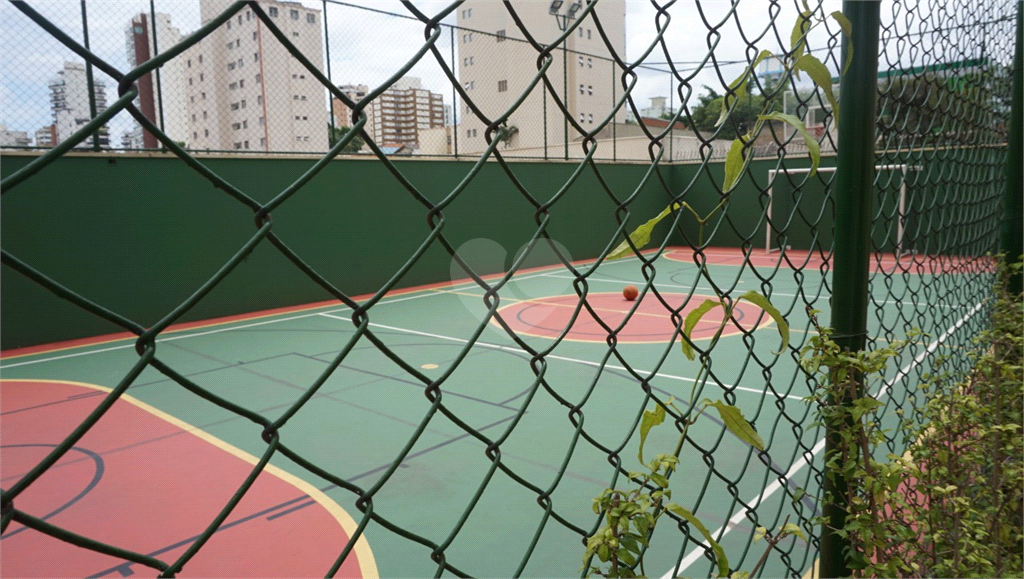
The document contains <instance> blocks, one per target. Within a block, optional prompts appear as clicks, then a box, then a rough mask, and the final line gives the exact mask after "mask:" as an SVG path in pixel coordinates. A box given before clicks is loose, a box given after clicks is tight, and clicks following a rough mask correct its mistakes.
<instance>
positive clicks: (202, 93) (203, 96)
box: [199, 92, 206, 101]
mask: <svg viewBox="0 0 1024 579" xmlns="http://www.w3.org/2000/svg"><path fill="white" fill-rule="evenodd" d="M199 96H200V98H202V99H203V100H204V101H205V100H206V93H205V92H201V93H199Z"/></svg>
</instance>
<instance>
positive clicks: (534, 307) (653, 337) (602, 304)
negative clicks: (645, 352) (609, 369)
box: [499, 292, 770, 343]
mask: <svg viewBox="0 0 1024 579" xmlns="http://www.w3.org/2000/svg"><path fill="white" fill-rule="evenodd" d="M661 297H662V298H664V299H665V301H666V303H667V304H668V306H669V308H671V309H678V308H680V307H681V306H683V304H684V303H685V304H686V306H685V307H684V308H683V309H682V311H681V313H680V316H681V317H682V318H685V317H686V314H687V313H688V312H689V311H690V310H692V309H694V308H696V307H697V306H698V305H700V304H701V303H703V302H704V300H705V299H707V298H708V296H701V295H694V296H692V297H691V298H690V300H689V302H687V301H686V299H687V296H686V295H685V294H664V293H663V294H661ZM637 300H638V301H637V302H634V301H629V300H626V299H625V298H624V297H623V296H622V293H620V292H616V293H592V294H588V295H587V303H588V304H590V306H591V308H592V309H593V310H594V313H596V314H597V317H598V318H600V319H601V321H602V322H604V324H605V325H607V326H608V327H610V328H612V329H616V328H618V327H619V325H620V324H622V321H623V320H624V319H625V318H626V315H627V314H628V313H629V311H630V309H631V308H632V307H633V306H637V309H636V311H635V312H634V313H633V314H632V315H631V316H630V318H629V321H628V322H627V323H626V325H625V326H624V327H623V328H622V329H621V330H619V331H618V332H617V333H616V339H617V340H618V342H620V343H621V342H625V343H633V342H658V343H665V342H666V341H668V340H670V339H672V335H673V334H674V333H675V331H676V325H677V324H676V322H674V321H673V320H672V314H671V310H670V309H669V308H666V306H665V304H663V303H662V302H661V300H659V299H658V298H657V297H655V295H654V293H653V292H648V293H647V295H645V296H643V298H642V299H641V298H637ZM577 302H579V297H578V296H576V295H575V294H573V295H567V296H566V295H559V296H551V297H545V298H536V299H531V300H524V301H521V302H517V303H514V304H511V305H508V306H505V307H503V308H501V309H500V310H499V311H500V313H501V317H502V319H503V320H505V322H506V323H507V324H508V325H509V326H510V327H511V328H512V329H513V330H515V331H516V332H518V333H520V334H525V335H528V336H539V337H544V338H552V339H553V338H556V337H558V336H559V335H560V334H561V333H562V332H563V331H564V330H565V328H566V327H567V326H569V324H570V322H571V319H572V315H573V313H574V311H575V308H576V304H577ZM723 313H724V312H723V311H722V308H714V309H712V310H711V311H710V312H708V313H707V314H705V316H704V317H703V318H702V319H701V321H700V322H699V323H698V324H697V326H696V327H695V328H694V330H693V333H692V335H691V337H692V338H693V339H695V340H699V339H703V338H710V337H712V336H713V335H714V334H715V332H716V331H718V328H719V326H720V325H721V323H722V314H723ZM760 314H762V312H761V310H760V309H759V308H757V307H756V306H752V305H748V304H747V303H745V302H739V303H738V304H737V305H736V307H735V309H734V311H733V317H734V318H735V322H730V323H729V324H728V325H727V326H726V328H725V331H724V332H723V335H730V334H735V333H738V332H740V331H743V330H747V331H750V330H753V329H756V328H757V327H759V324H758V318H759V317H760V325H764V324H767V323H768V322H769V321H770V319H769V318H768V317H767V316H766V315H765V316H761V315H760ZM737 323H738V324H739V325H738V326H737ZM608 334H609V331H608V329H606V328H605V327H603V326H602V325H601V324H600V323H599V322H598V321H597V318H595V317H594V315H593V314H591V313H590V312H589V311H587V309H586V308H583V309H581V310H580V313H579V315H578V316H577V318H576V321H575V322H573V323H572V327H571V328H570V329H569V333H568V334H567V335H566V339H568V340H575V341H581V342H605V341H606V340H607V339H608Z"/></svg>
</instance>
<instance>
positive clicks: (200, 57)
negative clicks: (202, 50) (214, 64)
mask: <svg viewBox="0 0 1024 579" xmlns="http://www.w3.org/2000/svg"><path fill="white" fill-rule="evenodd" d="M199 64H203V55H202V54H200V55H199Z"/></svg>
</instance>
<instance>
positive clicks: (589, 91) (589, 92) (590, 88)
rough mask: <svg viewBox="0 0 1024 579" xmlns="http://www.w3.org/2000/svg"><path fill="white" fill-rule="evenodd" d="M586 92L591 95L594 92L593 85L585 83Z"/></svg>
mask: <svg viewBox="0 0 1024 579" xmlns="http://www.w3.org/2000/svg"><path fill="white" fill-rule="evenodd" d="M587 94H589V95H593V94H594V85H592V84H588V85H587Z"/></svg>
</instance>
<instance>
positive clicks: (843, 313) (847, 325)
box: [819, 0, 879, 577]
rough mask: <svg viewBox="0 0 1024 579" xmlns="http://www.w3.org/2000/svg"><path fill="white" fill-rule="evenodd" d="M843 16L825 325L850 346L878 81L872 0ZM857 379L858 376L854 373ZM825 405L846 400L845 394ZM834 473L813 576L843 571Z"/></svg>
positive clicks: (861, 339)
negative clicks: (845, 28)
mask: <svg viewBox="0 0 1024 579" xmlns="http://www.w3.org/2000/svg"><path fill="white" fill-rule="evenodd" d="M843 14H844V15H845V16H846V18H847V19H848V20H849V21H850V24H851V26H852V27H853V31H852V39H847V38H846V37H845V36H844V37H843V48H842V57H841V58H840V59H839V62H846V55H847V54H848V53H849V51H850V49H851V46H850V44H851V43H852V48H853V62H851V63H850V68H849V70H847V71H846V74H845V75H843V77H842V79H841V81H840V82H841V83H842V84H841V91H842V92H841V97H840V100H839V143H838V150H837V153H838V155H837V158H836V180H835V183H836V185H835V188H834V192H835V199H836V208H835V250H834V252H833V261H832V320H831V324H832V328H833V330H834V332H835V333H834V339H835V341H836V343H837V344H838V345H839V346H840V347H841V348H845V349H848V350H850V351H851V352H856V351H860V350H863V349H864V346H865V343H866V338H867V312H868V272H869V267H868V266H869V259H870V253H871V208H872V205H873V197H874V176H875V110H876V108H877V101H876V91H877V82H878V80H877V79H878V29H879V2H878V0H871V1H857V0H844V1H843ZM860 378H862V377H860ZM827 403H828V404H849V403H850V400H849V398H848V397H845V396H841V397H837V398H833V399H830V400H828V402H827ZM845 426H846V425H845V424H841V423H840V424H836V423H835V422H832V423H829V424H826V434H825V464H828V462H829V461H830V460H831V459H832V458H833V457H834V456H836V455H837V454H838V453H840V452H841V451H840V444H841V443H840V439H839V431H840V430H841V429H843V428H844V427H845ZM851 484H855V481H849V480H846V479H845V478H844V477H843V475H842V473H841V471H836V472H829V473H826V476H825V481H824V492H825V496H826V497H831V498H830V499H827V500H826V502H825V504H824V508H823V513H822V514H823V515H824V517H825V522H824V524H823V525H822V530H821V565H820V567H819V569H820V574H819V575H820V576H821V577H849V576H850V569H849V566H848V565H847V562H846V555H845V552H846V550H847V548H848V547H849V542H848V541H845V540H843V539H841V538H840V537H839V536H838V535H837V534H836V533H835V532H834V531H833V529H842V528H843V527H844V526H845V522H846V508H845V507H846V505H845V497H846V496H847V491H848V489H849V485H851Z"/></svg>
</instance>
